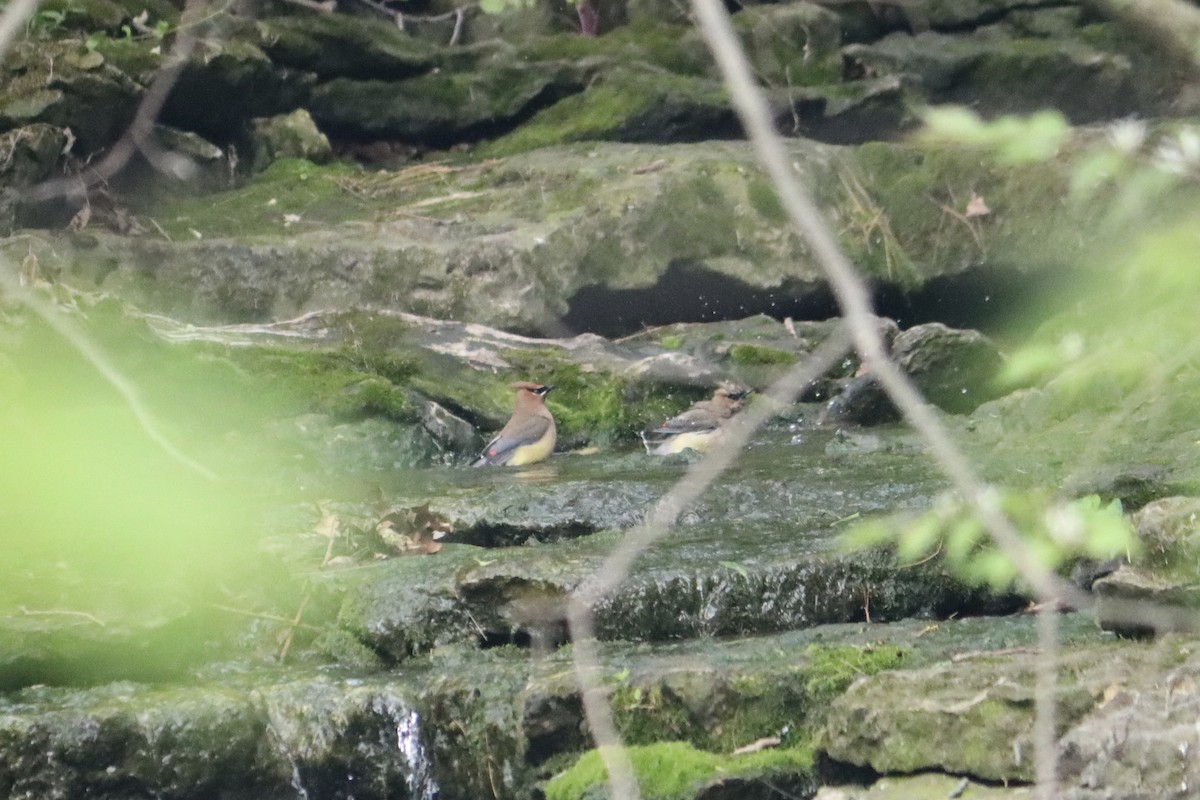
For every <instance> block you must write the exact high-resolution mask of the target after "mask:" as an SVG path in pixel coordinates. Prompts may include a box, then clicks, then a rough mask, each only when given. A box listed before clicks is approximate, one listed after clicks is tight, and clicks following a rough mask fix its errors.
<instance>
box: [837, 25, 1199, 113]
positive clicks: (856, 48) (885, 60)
mask: <svg viewBox="0 0 1200 800" xmlns="http://www.w3.org/2000/svg"><path fill="white" fill-rule="evenodd" d="M1038 29H1039V27H1038V26H1037V25H1036V23H1035V22H1034V21H1033V20H1031V19H1026V20H1025V21H1024V23H1023V30H1022V29H1017V30H1012V29H1008V28H1005V27H1002V26H999V25H993V26H989V27H984V28H981V29H979V30H977V31H973V32H971V33H970V34H966V35H964V34H962V33H960V32H954V33H950V32H941V30H938V29H934V30H928V29H925V30H920V32H917V33H908V32H903V33H902V32H897V33H892V34H890V35H888V36H885V37H884V38H882V39H880V40H878V41H876V42H872V43H870V44H851V45H848V46H847V47H846V48H845V49H844V50H843V55H844V58H845V60H846V65H847V66H846V69H847V74H848V75H849V76H850V77H852V78H853V77H879V76H883V75H896V76H902V77H904V78H905V79H906V80H907V81H908V82H909V84H910V85H911V86H912V87H913V91H914V92H919V93H920V94H917V95H915V96H914V99H916V100H919V99H920V98H921V97H922V96H923V97H924V98H925V99H927V100H928V101H931V102H938V103H945V102H951V103H970V104H971V105H972V106H973V107H976V108H979V109H981V110H982V111H983V112H985V113H992V114H1000V113H1020V112H1025V113H1028V112H1032V111H1035V110H1038V109H1042V108H1045V107H1046V106H1047V105H1051V106H1053V107H1055V108H1057V109H1059V110H1060V111H1062V112H1063V113H1064V114H1065V115H1066V116H1068V117H1069V118H1070V119H1072V120H1073V121H1075V122H1080V123H1082V122H1093V121H1097V120H1102V119H1111V118H1114V117H1119V116H1121V115H1123V114H1129V113H1133V112H1134V110H1135V109H1141V110H1145V109H1147V108H1153V107H1160V106H1161V104H1162V103H1163V102H1164V99H1165V97H1166V94H1172V92H1169V91H1168V92H1167V93H1165V94H1164V93H1163V92H1162V87H1163V86H1164V85H1166V86H1176V87H1178V78H1177V77H1173V76H1171V75H1170V74H1169V73H1168V72H1166V71H1164V70H1163V68H1162V66H1161V64H1159V65H1156V64H1155V63H1154V62H1153V59H1151V58H1147V57H1146V55H1145V54H1143V53H1140V52H1139V50H1138V48H1137V47H1136V46H1135V47H1133V48H1130V47H1128V43H1127V42H1126V43H1125V44H1124V45H1119V46H1112V43H1111V42H1110V41H1109V39H1110V38H1111V37H1105V36H1099V35H1096V32H1094V31H1093V32H1090V33H1085V32H1084V30H1083V29H1073V30H1072V31H1071V32H1070V33H1069V34H1066V35H1065V36H1064V35H1062V34H1063V33H1064V32H1063V31H1061V30H1060V31H1059V35H1057V36H1054V37H1053V38H1048V37H1045V36H1040V35H1027V34H1026V33H1025V31H1037V30H1038ZM1113 41H1115V40H1113ZM1150 87H1154V88H1153V89H1152V88H1150ZM1168 102H1169V101H1168ZM1164 110H1165V107H1164Z"/></svg>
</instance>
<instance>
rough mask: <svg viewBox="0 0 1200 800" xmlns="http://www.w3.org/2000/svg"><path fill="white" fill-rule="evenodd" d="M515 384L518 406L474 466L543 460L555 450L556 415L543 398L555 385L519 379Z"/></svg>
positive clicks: (520, 463)
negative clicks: (552, 414) (554, 415)
mask: <svg viewBox="0 0 1200 800" xmlns="http://www.w3.org/2000/svg"><path fill="white" fill-rule="evenodd" d="M512 388H514V389H516V390H517V402H516V408H514V409H513V414H512V416H511V417H510V418H509V420H508V422H507V423H506V424H505V426H504V427H503V428H501V429H500V432H499V433H498V434H496V438H494V439H492V440H491V441H490V442H488V443H487V447H485V448H483V454H482V455H481V456H480V457H479V460H478V461H476V462H475V464H474V465H473V466H476V467H500V466H509V467H519V466H522V465H523V464H532V463H534V462H536V461H542V460H544V459H546V458H549V457H550V454H551V453H552V452H554V438H555V428H554V417H552V416H551V415H550V409H548V408H546V404H545V402H544V401H545V398H546V395H547V394H549V393H550V390H551V389H553V388H554V387H553V386H542V385H540V384H536V383H530V382H529V381H517V382H516V383H514V384H512Z"/></svg>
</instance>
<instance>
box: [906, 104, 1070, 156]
mask: <svg viewBox="0 0 1200 800" xmlns="http://www.w3.org/2000/svg"><path fill="white" fill-rule="evenodd" d="M924 120H925V128H924V130H923V131H922V132H921V134H920V137H921V139H922V140H923V141H926V142H930V143H935V144H947V143H949V144H956V145H966V146H968V147H977V148H981V149H985V150H988V151H990V152H992V153H993V154H994V155H995V157H996V159H997V161H999V162H1000V163H1002V164H1028V163H1037V162H1042V161H1046V160H1048V159H1050V158H1052V157H1053V156H1054V155H1056V154H1057V153H1058V152H1059V150H1060V149H1061V148H1062V147H1063V145H1064V144H1066V141H1067V138H1068V137H1069V136H1070V134H1071V126H1070V125H1069V124H1068V123H1067V120H1066V119H1065V118H1064V117H1063V115H1062V114H1060V113H1059V112H1057V111H1039V112H1037V113H1035V114H1031V115H1029V116H1028V117H1017V116H1004V117H1000V118H999V119H996V120H993V121H991V122H987V121H984V119H983V118H982V117H980V116H979V115H978V114H976V113H975V112H974V111H971V110H970V109H967V108H964V107H962V106H940V107H937V108H931V109H928V110H927V111H926V112H925V114H924Z"/></svg>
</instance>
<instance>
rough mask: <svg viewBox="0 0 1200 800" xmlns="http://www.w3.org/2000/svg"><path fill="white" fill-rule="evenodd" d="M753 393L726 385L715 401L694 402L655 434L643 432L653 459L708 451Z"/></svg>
mask: <svg viewBox="0 0 1200 800" xmlns="http://www.w3.org/2000/svg"><path fill="white" fill-rule="evenodd" d="M749 394H750V390H749V389H746V388H745V387H742V386H738V385H737V384H735V383H729V382H726V383H722V384H721V385H720V386H718V387H717V390H716V391H715V392H713V396H712V399H711V400H701V401H699V402H697V403H693V404H692V406H691V408H689V409H688V410H687V411H684V412H683V413H682V414H680V415H679V416H677V417H672V418H671V419H669V420H667V421H666V422H664V423H663V424H662V425H659V426H658V427H657V428H655V429H654V430H651V431H642V434H641V436H642V444H644V445H645V446H646V452H647V453H648V454H649V455H652V456H666V455H670V454H672V453H681V452H683V451H684V450H686V449H688V448H690V449H692V450H696V451H699V452H704V451H705V450H707V449H708V448H710V447H712V445H713V444H714V443H715V442H717V441H719V440H720V438H721V434H722V433H723V430H722V428H723V427H724V425H725V423H727V422H729V420H730V419H731V418H732V417H733V415H734V414H736V413H737V412H739V411H741V410H742V407H743V406H745V404H746V397H747V395H749Z"/></svg>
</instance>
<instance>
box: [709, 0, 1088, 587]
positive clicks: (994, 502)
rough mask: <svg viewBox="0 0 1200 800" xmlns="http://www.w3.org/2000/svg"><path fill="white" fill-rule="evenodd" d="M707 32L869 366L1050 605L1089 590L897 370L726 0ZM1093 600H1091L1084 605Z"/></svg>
mask: <svg viewBox="0 0 1200 800" xmlns="http://www.w3.org/2000/svg"><path fill="white" fill-rule="evenodd" d="M692 1H693V6H694V8H695V11H696V15H697V21H698V23H699V25H700V29H701V31H702V33H703V34H704V37H705V39H707V40H708V44H709V47H710V49H711V50H712V51H713V54H714V56H715V57H716V60H717V63H718V64H719V65H720V67H721V72H722V73H723V74H724V75H725V82H726V85H727V87H728V88H729V93H730V95H731V100H732V102H733V105H734V108H735V110H736V111H737V113H738V116H739V118H740V119H741V121H742V126H743V127H744V128H745V130H746V132H747V134H748V135H749V137H750V140H751V141H752V143H753V144H754V147H755V150H756V151H757V153H758V157H759V160H760V162H761V163H762V165H763V167H764V168H765V169H766V171H767V173H768V174H769V175H770V177H771V180H772V182H773V183H774V185H775V189H776V191H777V192H778V193H779V199H780V201H781V202H782V204H783V206H784V208H785V209H786V210H787V212H788V216H789V217H790V218H791V220H792V222H793V223H794V224H795V226H796V228H797V229H798V230H799V231H800V233H801V234H802V235H803V236H804V238H805V239H807V240H808V242H809V244H810V245H811V246H812V248H813V252H814V253H815V255H816V257H817V261H818V262H819V263H820V265H821V268H822V269H823V270H824V271H825V274H826V276H827V277H828V278H829V282H830V285H831V287H832V289H833V292H834V295H835V296H836V298H837V301H838V305H839V306H840V307H841V309H842V313H843V314H844V315H845V319H846V322H847V323H848V324H849V326H850V330H851V333H852V335H853V337H854V343H855V346H856V348H857V349H858V352H859V353H860V354H861V356H862V358H863V361H864V363H865V364H866V366H867V369H869V370H870V371H871V373H872V374H874V375H875V377H876V378H877V379H878V380H879V382H880V384H881V385H882V386H883V388H884V389H885V390H886V391H887V393H888V396H889V397H890V398H891V399H892V402H893V403H895V405H896V407H897V408H898V409H899V410H900V411H901V413H902V414H903V415H904V418H905V420H906V421H907V422H908V423H909V424H910V425H911V426H912V427H913V428H914V429H915V430H916V431H917V432H918V433H919V434H920V435H921V437H922V438H923V439H924V440H925V443H926V444H927V446H928V447H929V450H930V452H931V454H932V455H933V456H934V458H935V459H936V460H937V462H938V464H939V465H940V466H941V468H942V470H943V471H944V472H945V474H946V475H947V477H949V478H950V480H951V482H952V483H953V485H954V487H955V488H956V489H957V490H958V492H959V494H960V495H961V496H962V497H963V498H964V499H965V500H966V501H967V502H968V503H970V504H971V506H972V507H973V508H974V510H975V513H977V514H978V515H979V518H980V520H981V521H982V522H983V524H984V525H985V526H986V528H987V530H988V532H989V533H990V534H991V535H992V537H993V538H994V539H995V540H996V543H997V544H998V545H999V546H1000V548H1001V549H1002V550H1003V551H1004V553H1005V555H1007V556H1008V557H1009V558H1010V559H1012V561H1013V563H1014V564H1015V565H1016V566H1017V569H1018V570H1019V571H1020V572H1021V574H1022V575H1023V576H1024V577H1025V578H1026V579H1027V580H1028V581H1029V582H1030V584H1031V585H1032V586H1033V589H1034V591H1035V592H1036V594H1037V595H1038V596H1039V597H1040V598H1041V599H1043V600H1049V599H1052V598H1055V597H1065V596H1070V597H1075V596H1077V595H1079V594H1081V593H1079V592H1077V591H1075V589H1074V587H1073V586H1071V585H1069V584H1067V583H1066V582H1065V581H1062V580H1061V579H1059V578H1058V577H1057V576H1056V575H1054V574H1053V573H1052V572H1051V571H1050V570H1048V569H1046V568H1045V567H1044V566H1042V564H1041V563H1040V562H1039V561H1038V560H1037V558H1036V557H1035V556H1034V555H1033V553H1032V552H1031V551H1030V549H1029V548H1028V547H1027V546H1026V544H1025V542H1024V541H1023V540H1022V539H1021V537H1020V535H1019V534H1018V533H1017V531H1016V530H1015V529H1014V528H1013V525H1012V523H1011V522H1010V521H1009V520H1008V519H1007V518H1006V517H1005V515H1004V513H1003V512H1002V511H1001V509H1000V503H999V497H998V495H997V493H996V491H995V490H994V489H992V488H991V487H989V486H988V485H987V484H985V483H984V482H983V481H982V480H980V479H979V477H978V476H977V475H976V473H975V469H974V467H972V465H971V463H970V462H969V461H968V460H967V458H966V456H964V455H963V453H962V452H961V451H960V450H959V449H958V448H957V447H956V446H955V445H954V443H953V442H952V441H951V440H950V436H949V434H948V433H947V432H946V430H945V429H944V428H943V427H942V425H941V424H940V423H939V422H938V420H937V417H936V416H934V413H933V411H932V410H931V409H930V407H929V406H928V405H927V404H926V403H925V401H924V400H923V399H922V398H921V396H920V394H919V393H918V392H917V390H916V389H915V388H914V387H913V385H912V384H911V383H910V382H909V380H908V379H907V378H906V377H905V376H904V374H903V373H902V372H901V371H900V369H899V368H898V367H897V366H896V365H895V363H894V362H892V360H891V359H890V358H888V356H887V353H886V351H885V348H884V343H883V340H882V339H881V337H880V335H879V332H878V330H877V328H876V326H875V325H874V323H873V319H874V318H873V316H872V314H871V307H870V297H869V294H868V292H867V287H866V285H865V284H864V283H863V281H862V279H861V278H859V277H858V274H857V273H856V272H855V269H854V267H853V266H852V265H851V264H850V262H849V261H848V260H847V258H846V256H845V254H843V253H842V251H841V248H840V247H839V246H838V243H837V241H836V240H835V239H834V236H833V233H832V232H831V231H830V229H829V226H828V225H827V224H826V223H825V221H824V219H822V217H821V213H820V211H819V210H818V209H817V206H816V203H815V202H814V201H813V200H812V198H811V197H810V196H809V193H808V192H807V190H806V189H805V188H804V187H803V186H802V185H801V183H800V182H799V181H798V180H797V178H796V175H795V171H794V168H793V166H792V165H791V164H790V163H789V159H788V155H787V152H786V150H785V149H784V147H783V142H782V140H781V139H780V137H779V135H778V134H777V133H776V132H775V130H774V127H773V124H772V119H771V114H770V111H769V110H768V108H767V105H766V101H765V100H764V99H763V96H762V93H761V92H760V91H759V90H758V87H757V86H756V85H755V84H754V81H753V79H752V77H751V73H750V67H749V65H748V64H747V62H746V57H745V55H744V54H743V53H742V51H741V48H740V46H739V45H738V41H737V38H736V37H735V35H734V33H733V29H732V26H731V25H730V22H729V13H728V12H727V11H726V10H725V7H724V6H723V5H721V3H720V2H718V0H692ZM1082 602H1086V600H1084V601H1082Z"/></svg>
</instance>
